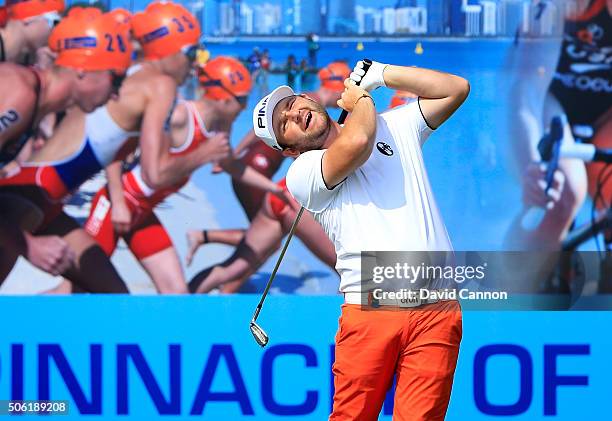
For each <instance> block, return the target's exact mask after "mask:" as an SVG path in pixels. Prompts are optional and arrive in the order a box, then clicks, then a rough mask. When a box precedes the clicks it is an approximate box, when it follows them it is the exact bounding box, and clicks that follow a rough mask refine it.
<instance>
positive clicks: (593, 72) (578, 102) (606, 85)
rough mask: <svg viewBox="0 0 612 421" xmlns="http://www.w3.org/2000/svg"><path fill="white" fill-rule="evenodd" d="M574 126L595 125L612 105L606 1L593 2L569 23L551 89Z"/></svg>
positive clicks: (611, 22)
mask: <svg viewBox="0 0 612 421" xmlns="http://www.w3.org/2000/svg"><path fill="white" fill-rule="evenodd" d="M549 92H550V93H552V94H553V95H554V96H555V98H557V100H558V101H559V103H560V104H561V106H562V107H563V110H564V111H565V113H566V115H567V118H568V120H569V123H570V124H571V125H589V126H592V125H593V124H594V123H595V121H596V120H597V119H599V118H600V117H601V116H602V115H603V114H604V113H605V112H607V111H608V110H609V109H610V106H611V104H612V16H610V13H609V12H608V7H607V4H606V0H593V1H591V3H590V5H589V7H588V8H587V10H586V12H585V13H584V14H583V15H582V16H581V17H580V18H578V19H576V20H572V21H570V20H567V21H566V22H565V29H564V35H563V45H562V49H561V56H560V57H559V62H558V64H557V69H556V71H555V74H554V77H553V80H552V83H551V85H550V87H549Z"/></svg>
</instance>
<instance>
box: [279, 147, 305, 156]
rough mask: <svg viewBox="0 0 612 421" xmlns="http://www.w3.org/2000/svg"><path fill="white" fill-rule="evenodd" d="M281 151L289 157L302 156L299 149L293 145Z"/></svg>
mask: <svg viewBox="0 0 612 421" xmlns="http://www.w3.org/2000/svg"><path fill="white" fill-rule="evenodd" d="M281 153H282V154H283V156H285V157H288V158H297V157H298V156H300V153H299V152H298V151H297V149H295V148H291V147H289V148H285V149H283V151H282V152H281Z"/></svg>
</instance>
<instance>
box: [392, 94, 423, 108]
mask: <svg viewBox="0 0 612 421" xmlns="http://www.w3.org/2000/svg"><path fill="white" fill-rule="evenodd" d="M416 97H417V96H416V95H415V94H413V93H412V92H408V91H395V94H393V98H391V103H390V104H389V108H395V107H398V106H400V105H404V104H406V103H408V102H410V101H411V100H413V99H415V98H416Z"/></svg>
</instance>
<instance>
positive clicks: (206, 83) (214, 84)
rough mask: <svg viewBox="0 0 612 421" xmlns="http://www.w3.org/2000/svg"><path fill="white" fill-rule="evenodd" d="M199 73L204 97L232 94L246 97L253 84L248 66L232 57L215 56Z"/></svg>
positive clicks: (225, 97) (222, 96) (228, 95)
mask: <svg viewBox="0 0 612 421" xmlns="http://www.w3.org/2000/svg"><path fill="white" fill-rule="evenodd" d="M198 73H199V75H198V78H199V80H200V86H202V88H204V97H206V98H210V99H215V100H218V99H229V98H231V97H232V95H234V96H236V97H244V96H247V95H248V94H249V93H250V92H251V87H252V86H253V83H252V81H251V74H250V73H249V71H248V70H247V68H246V67H244V65H243V64H242V63H240V62H239V61H238V60H236V59H235V58H232V57H226V56H220V57H215V58H214V59H212V60H209V61H208V62H206V64H204V65H203V66H201V67H200V68H199V70H198Z"/></svg>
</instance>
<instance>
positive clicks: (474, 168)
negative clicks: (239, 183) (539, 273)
mask: <svg viewBox="0 0 612 421" xmlns="http://www.w3.org/2000/svg"><path fill="white" fill-rule="evenodd" d="M254 45H255V44H253V43H252V42H237V43H231V44H211V45H207V47H208V48H209V50H210V51H211V53H212V55H213V56H214V55H220V54H224V55H233V56H238V57H243V58H244V57H246V56H248V55H249V54H250V52H251V51H252V48H253V46H254ZM257 45H258V46H259V48H260V49H264V48H268V49H269V50H270V56H271V58H272V61H273V63H274V64H277V65H281V64H282V63H283V62H284V61H285V60H286V57H287V55H289V54H295V55H296V57H297V59H298V61H299V60H300V59H301V58H303V57H305V56H306V44H305V43H301V42H268V43H258V44H257ZM415 47H416V41H410V42H376V43H374V42H372V43H364V44H363V50H362V51H358V50H357V42H344V43H340V42H333V43H331V42H330V43H322V44H321V50H320V54H319V56H318V63H319V65H322V64H325V63H328V62H330V61H332V60H336V59H345V60H347V61H348V62H349V63H354V62H356V61H357V60H359V59H361V58H363V57H368V58H371V59H373V60H377V61H381V62H386V63H392V64H399V65H416V66H419V67H427V68H432V69H438V70H442V71H445V72H450V73H454V74H457V75H461V76H463V77H465V78H466V79H468V80H469V82H470V84H471V93H470V96H469V98H468V100H467V101H466V102H465V104H464V105H463V106H462V107H461V108H460V109H459V110H458V111H457V112H456V114H455V115H454V116H453V117H452V118H451V119H450V120H449V121H447V122H446V123H445V124H444V125H443V126H442V127H440V128H439V129H438V130H437V131H436V133H435V134H434V135H432V137H431V138H430V140H429V141H428V142H427V144H426V145H425V148H424V154H425V162H426V165H427V168H428V172H429V177H430V180H431V183H432V187H433V191H434V193H435V196H436V200H437V202H438V206H439V207H440V210H441V212H442V215H443V218H444V221H445V223H446V226H447V229H448V232H449V235H450V237H451V240H452V242H453V245H454V247H455V248H456V249H459V250H470V249H471V250H497V249H500V248H501V243H502V239H503V236H504V234H505V232H506V230H507V227H508V225H509V224H510V221H511V219H512V218H513V217H514V216H515V215H516V214H517V213H518V211H519V209H520V206H521V192H520V188H519V183H518V179H517V178H516V176H515V175H513V174H512V171H511V166H512V160H511V157H510V154H509V150H508V146H509V142H511V141H512V140H511V139H509V135H508V134H507V133H508V132H509V130H508V123H507V122H506V112H507V107H509V106H510V105H509V104H510V103H509V101H508V98H509V97H511V92H512V89H513V86H512V83H513V82H512V81H513V80H514V77H513V76H514V75H512V74H511V70H510V67H509V66H508V63H507V62H508V58H509V57H510V56H511V54H512V52H513V48H514V47H513V45H512V43H511V42H510V41H502V40H494V41H493V40H480V41H470V40H465V41H431V42H422V47H423V53H422V54H416V53H415ZM535 60H536V61H537V60H538V59H537V58H536V59H535ZM285 80H286V79H285V76H284V75H282V74H277V75H270V76H269V81H268V83H269V87H270V89H272V88H274V87H276V86H277V85H279V84H284V83H285ZM258 91H259V89H257V88H255V89H254V90H253V93H252V95H251V98H250V100H249V108H247V110H246V111H245V112H243V113H242V114H241V115H240V117H239V118H238V120H237V122H236V123H235V125H234V130H233V133H232V135H231V141H232V144H234V145H235V144H237V143H238V142H239V140H240V138H241V137H242V136H243V135H244V133H245V132H246V131H247V130H248V129H249V128H250V126H251V116H250V112H251V107H253V106H254V104H255V103H256V101H257V99H258V98H259V97H260V95H261V94H263V92H258ZM542 94H543V93H542ZM391 96H392V91H391V90H389V89H383V88H381V89H378V90H377V91H375V93H374V97H375V100H376V104H377V109H378V110H379V111H383V110H385V109H386V108H387V107H388V104H389V101H390V98H391ZM330 114H331V115H332V117H336V116H337V115H338V112H337V111H331V112H330ZM288 164H289V162H286V163H285V166H284V167H283V168H282V169H281V171H279V173H278V174H277V177H276V178H277V179H278V178H281V177H282V176H284V174H285V173H286V168H287V167H288ZM196 183H197V184H198V185H199V186H201V187H202V188H204V189H206V190H207V191H209V192H210V194H209V196H210V197H211V199H212V201H213V204H214V206H215V207H216V209H217V213H218V217H219V219H220V222H221V224H222V226H224V227H228V228H230V227H236V226H239V227H243V226H246V224H247V219H246V217H245V216H244V214H243V212H242V209H241V207H240V205H239V204H238V201H237V200H236V199H235V197H233V195H232V194H231V186H230V180H229V177H227V176H225V175H216V176H212V175H210V174H208V173H207V172H206V170H205V171H201V172H200V173H199V174H198V175H197V177H196ZM228 192H229V193H228ZM297 243H298V241H296V244H293V245H292V246H291V247H290V250H291V253H292V254H293V255H294V256H296V257H297V259H298V260H300V261H302V262H305V263H306V264H307V265H308V267H309V268H316V270H320V271H321V272H323V273H329V270H328V269H327V268H326V267H324V266H323V265H322V264H321V263H318V262H317V260H316V258H314V257H313V256H312V255H311V254H310V253H309V252H308V251H307V250H306V249H305V248H304V247H303V246H302V245H301V244H297ZM272 263H273V262H268V264H267V266H265V267H264V270H266V269H267V270H268V271H269V269H270V267H271V265H272ZM285 264H287V265H290V264H292V263H291V262H286V263H285ZM330 279H331V280H332V284H333V286H334V288H335V286H336V281H335V279H336V277H335V276H334V275H331V274H330Z"/></svg>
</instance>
